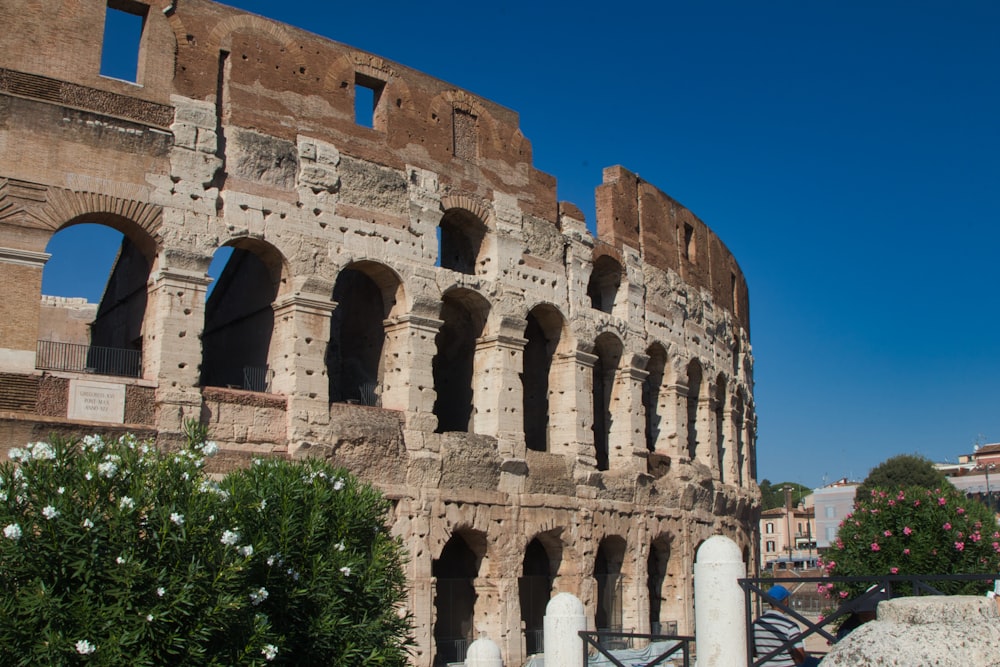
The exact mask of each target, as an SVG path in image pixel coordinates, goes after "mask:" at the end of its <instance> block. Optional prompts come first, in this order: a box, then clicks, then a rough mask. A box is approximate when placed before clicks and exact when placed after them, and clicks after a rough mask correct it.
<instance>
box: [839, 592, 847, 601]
mask: <svg viewBox="0 0 1000 667" xmlns="http://www.w3.org/2000/svg"><path fill="white" fill-rule="evenodd" d="M839 595H840V599H841V600H843V599H844V598H846V597H847V591H840V593H839Z"/></svg>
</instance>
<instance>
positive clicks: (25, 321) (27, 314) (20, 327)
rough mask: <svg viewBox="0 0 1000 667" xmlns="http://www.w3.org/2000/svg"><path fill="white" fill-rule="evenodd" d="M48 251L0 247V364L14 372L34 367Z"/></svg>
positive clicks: (0, 366) (29, 370)
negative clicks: (1, 294)
mask: <svg viewBox="0 0 1000 667" xmlns="http://www.w3.org/2000/svg"><path fill="white" fill-rule="evenodd" d="M49 257H51V255H49V254H48V253H44V252H34V251H31V250H19V249H17V248H0V282H2V284H3V285H4V298H3V299H2V300H0V346H2V347H0V368H3V369H4V370H5V371H9V372H15V373H33V372H34V371H35V350H36V349H37V347H38V318H39V316H40V311H41V294H42V269H43V268H44V267H45V262H47V261H48V260H49Z"/></svg>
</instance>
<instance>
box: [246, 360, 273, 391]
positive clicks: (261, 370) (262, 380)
mask: <svg viewBox="0 0 1000 667" xmlns="http://www.w3.org/2000/svg"><path fill="white" fill-rule="evenodd" d="M273 377H274V371H272V370H270V369H268V367H267V366H244V367H243V389H245V390H247V391H258V392H261V393H267V392H269V391H271V378H273Z"/></svg>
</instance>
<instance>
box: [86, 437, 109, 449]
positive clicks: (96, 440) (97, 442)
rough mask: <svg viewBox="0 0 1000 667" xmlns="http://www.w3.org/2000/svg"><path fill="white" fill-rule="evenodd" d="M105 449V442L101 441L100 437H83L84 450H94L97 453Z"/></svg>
mask: <svg viewBox="0 0 1000 667" xmlns="http://www.w3.org/2000/svg"><path fill="white" fill-rule="evenodd" d="M103 448H104V441H103V440H101V436H99V435H85V436H83V449H84V450H87V449H92V450H94V451H95V452H99V451H101V449H103Z"/></svg>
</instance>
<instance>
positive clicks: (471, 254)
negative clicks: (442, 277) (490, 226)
mask: <svg viewBox="0 0 1000 667" xmlns="http://www.w3.org/2000/svg"><path fill="white" fill-rule="evenodd" d="M485 238H486V224H485V223H484V222H483V221H482V220H480V219H479V218H478V217H477V216H476V215H475V214H474V213H472V212H471V211H467V210H465V209H462V208H452V209H449V210H447V211H445V214H444V216H443V217H442V218H441V222H440V223H438V263H439V264H440V265H441V267H442V268H445V269H451V270H452V271H457V272H459V273H465V274H468V275H475V273H476V265H477V264H478V262H479V256H480V254H481V253H482V251H483V240H484V239H485Z"/></svg>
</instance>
